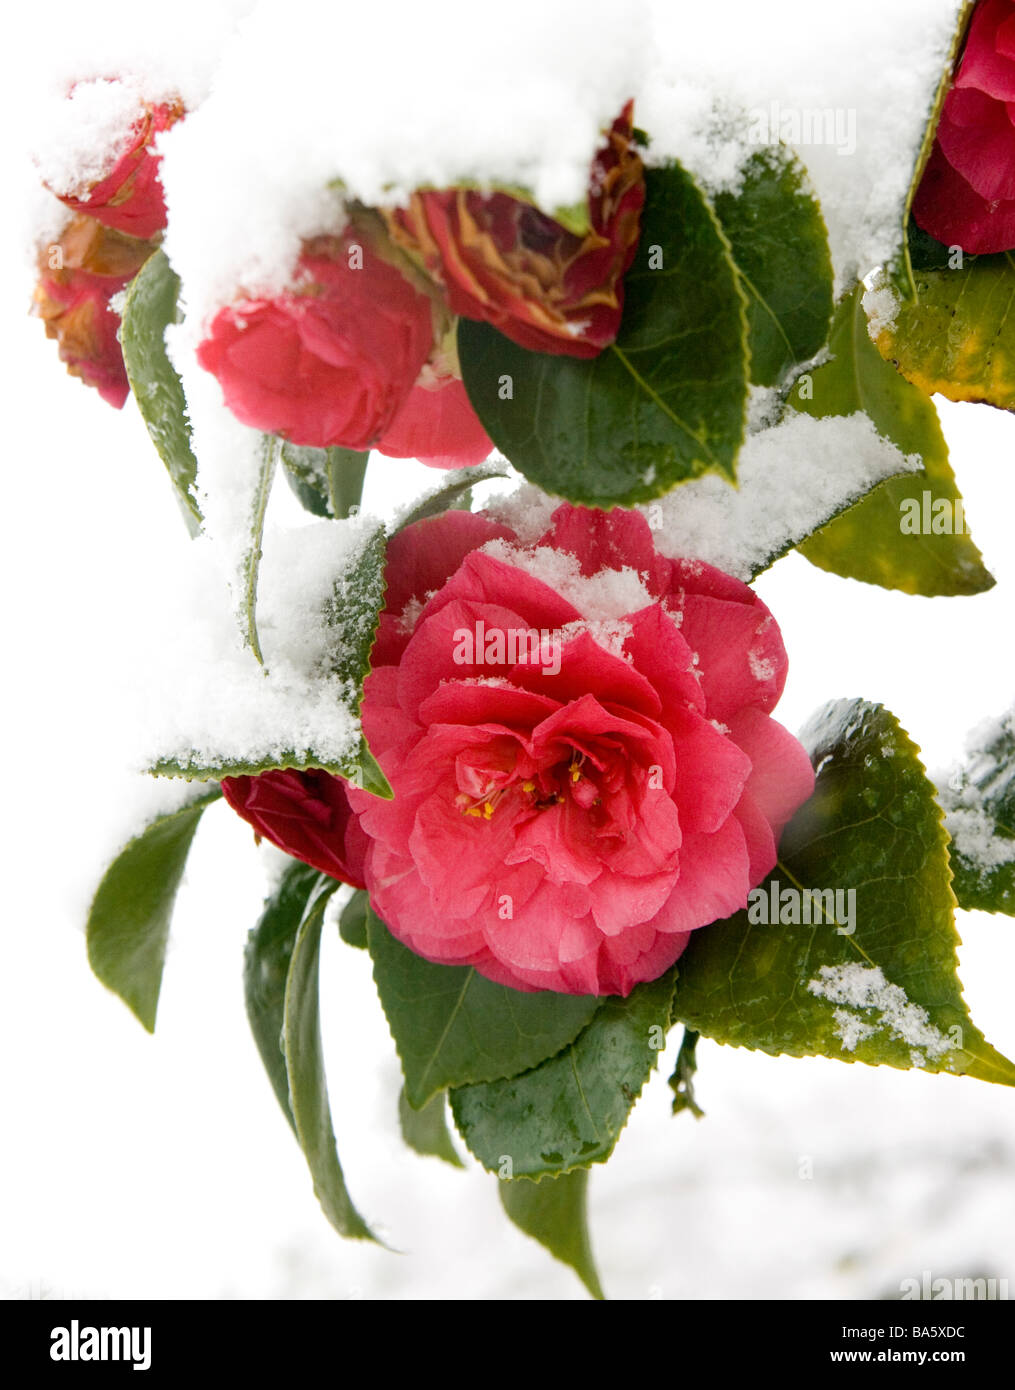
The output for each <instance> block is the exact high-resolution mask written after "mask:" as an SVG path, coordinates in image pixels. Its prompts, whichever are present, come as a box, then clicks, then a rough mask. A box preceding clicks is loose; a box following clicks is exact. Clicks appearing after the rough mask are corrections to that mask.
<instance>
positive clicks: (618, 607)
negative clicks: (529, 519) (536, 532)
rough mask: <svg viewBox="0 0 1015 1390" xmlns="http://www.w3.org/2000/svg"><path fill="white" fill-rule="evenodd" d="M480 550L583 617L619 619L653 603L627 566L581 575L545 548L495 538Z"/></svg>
mask: <svg viewBox="0 0 1015 1390" xmlns="http://www.w3.org/2000/svg"><path fill="white" fill-rule="evenodd" d="M482 548H483V550H484V551H485V552H486V554H487V555H492V556H493V557H494V558H495V559H497V560H502V561H504V562H505V563H506V564H509V565H514V566H515V567H516V568H518V569H521V570H524V571H525V573H526V574H530V575H532V577H533V578H534V579H539V580H541V581H542V583H544V584H546V585H548V586H549V587H550V588H551V589H555V590H556V592H557V593H558V594H560V595H561V596H562V597H563V598H565V599H567V601H568V602H569V603H571V604H573V605H574V607H575V608H577V609H578V611H579V612H580V613H581V614H582V615H583V617H585V618H592V619H605V620H607V621H608V620H610V619H615V618H623V617H626V616H627V615H628V614H629V613H637V612H639V611H640V610H641V609H642V608H647V607H649V605H650V604H652V603H654V602H655V599H654V597H653V596H652V594H650V593H649V591H648V589H647V588H646V586H645V581H644V579H643V578H642V577H641V575H640V574H639V573H638V572H637V570H635V569H633V568H632V567H631V566H630V565H626V566H625V567H624V568H623V569H619V570H613V569H604V570H600V571H599V573H598V574H592V575H583V574H582V572H581V566H580V564H579V562H578V560H577V559H576V558H575V556H574V555H571V554H570V553H569V552H568V551H565V550H554V549H552V548H551V547H550V546H547V545H541V546H536V547H533V548H531V549H526V548H522V547H519V546H516V545H512V544H511V543H510V542H509V541H505V540H501V539H499V538H498V539H496V540H492V541H487V543H486V544H485V545H484V546H483V547H482Z"/></svg>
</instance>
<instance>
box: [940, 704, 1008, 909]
mask: <svg viewBox="0 0 1015 1390" xmlns="http://www.w3.org/2000/svg"><path fill="white" fill-rule="evenodd" d="M940 797H941V802H942V804H943V805H944V808H945V810H946V812H947V819H946V822H945V823H946V825H947V828H948V831H949V833H950V834H951V837H952V843H951V846H950V850H949V853H950V855H951V861H952V872H953V873H954V875H955V880H954V882H953V884H952V887H953V888H954V890H955V896H956V897H957V898H958V900H959V906H960V907H968V908H979V909H981V910H982V911H983V912H1005V913H1007V914H1008V915H1009V916H1015V711H1009V712H1008V713H1007V714H1006V715H1005V716H1004V717H1003V718H1002V719H1000V720H999V721H997V722H996V723H994V724H991V725H988V726H986V727H985V728H984V729H982V730H980V731H979V739H978V741H977V743H976V744H975V745H974V747H973V749H972V750H971V751H970V752H969V754H968V760H967V762H966V763H965V764H964V765H963V766H962V767H961V768H959V769H958V770H957V772H956V774H955V775H954V776H953V777H952V779H951V781H950V782H949V784H948V786H946V787H942V788H941V790H940Z"/></svg>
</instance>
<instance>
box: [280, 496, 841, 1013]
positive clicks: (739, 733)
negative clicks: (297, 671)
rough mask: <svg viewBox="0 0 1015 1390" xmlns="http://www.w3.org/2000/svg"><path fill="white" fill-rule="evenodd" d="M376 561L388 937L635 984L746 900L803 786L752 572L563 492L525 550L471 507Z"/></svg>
mask: <svg viewBox="0 0 1015 1390" xmlns="http://www.w3.org/2000/svg"><path fill="white" fill-rule="evenodd" d="M386 577H387V583H388V589H387V604H386V608H385V612H384V614H383V615H382V619H381V623H380V626H379V630H378V636H377V640H376V643H375V645H374V650H373V654H372V663H373V671H372V674H371V675H370V676H369V678H368V680H367V683H366V692H365V698H364V703H363V709H362V714H363V727H364V731H365V733H366V736H367V738H368V741H369V743H370V746H371V748H372V750H373V752H374V754H375V756H376V757H377V759H378V761H379V762H380V764H381V766H382V767H383V769H384V772H385V774H386V775H387V777H388V780H389V781H390V783H391V785H392V788H393V789H394V799H393V800H391V801H384V800H381V799H380V798H377V797H374V796H371V795H369V794H368V793H365V792H362V791H358V790H355V789H353V788H349V790H348V793H347V795H348V799H349V803H350V805H351V807H352V809H353V811H354V812H355V813H356V814H357V815H358V818H359V825H360V827H361V828H362V830H363V831H364V832H365V834H366V838H367V850H366V855H365V860H364V864H363V877H364V879H365V882H366V886H367V889H368V891H369V893H370V898H371V902H372V904H373V906H374V908H375V910H376V911H377V913H378V915H379V916H380V917H381V918H382V919H383V920H384V922H386V924H387V925H388V927H389V929H390V930H391V931H392V933H393V934H394V935H395V936H396V937H397V938H398V939H399V940H401V941H402V942H403V943H404V944H405V945H406V946H408V947H409V948H410V949H411V950H413V951H415V952H416V953H417V954H419V955H421V956H423V957H425V958H426V959H427V960H431V961H435V962H439V963H443V964H449V965H466V964H468V965H473V966H475V968H476V969H477V970H478V971H479V972H480V973H481V974H482V975H485V976H486V977H487V978H489V979H492V980H496V981H498V982H500V983H502V984H505V985H509V986H511V987H513V988H515V989H520V990H541V989H549V990H555V991H557V992H560V993H565V994H584V993H588V994H625V995H626V994H627V993H629V992H630V990H631V989H633V988H634V986H635V985H636V984H638V983H639V982H640V981H643V980H650V979H655V978H656V977H657V976H659V975H660V974H662V973H663V971H665V970H666V969H667V968H668V967H669V966H671V965H672V964H673V962H674V961H675V960H676V959H677V958H678V957H679V956H680V954H681V952H682V951H683V949H684V947H685V946H686V944H687V941H688V939H689V934H690V933H691V932H692V931H694V930H696V929H697V928H699V927H701V926H704V925H705V924H707V923H709V922H712V921H714V920H716V919H717V918H720V917H724V916H726V915H728V914H729V913H731V912H734V911H736V910H738V909H739V908H742V907H744V906H745V905H746V902H747V894H748V892H749V890H750V889H751V887H753V886H755V885H757V884H758V883H759V882H760V881H761V880H762V879H763V878H764V877H765V875H766V874H767V873H768V872H769V871H770V870H771V869H772V868H773V867H774V865H775V861H776V842H777V838H778V835H779V833H780V831H781V829H782V827H783V825H784V824H785V822H786V821H787V819H788V818H789V817H790V815H791V814H792V813H793V812H794V811H795V810H796V808H797V807H798V806H799V805H800V804H801V803H802V802H803V801H804V800H805V799H806V797H807V796H808V795H809V794H810V792H811V790H812V788H813V784H814V778H813V773H812V770H811V766H810V762H809V761H808V758H807V755H806V753H805V752H804V749H803V748H802V747H801V745H800V744H799V743H798V742H797V740H796V739H795V738H793V737H792V736H791V735H790V734H789V733H787V732H786V730H785V729H783V728H782V727H781V726H780V725H779V724H777V723H776V722H775V721H774V720H773V719H771V718H770V711H771V709H772V708H773V706H774V705H775V703H776V701H777V700H778V698H779V694H780V692H781V690H782V686H783V682H784V680H785V675H786V654H785V650H784V648H783V644H782V640H781V638H780V635H779V631H778V628H777V627H776V624H775V621H774V619H773V618H772V616H771V614H770V613H769V612H768V610H767V608H766V607H765V605H764V604H763V603H761V601H760V600H759V599H758V598H757V596H756V595H755V594H754V592H753V591H752V590H751V589H750V588H748V587H747V586H746V585H744V584H742V583H740V582H739V581H738V580H736V579H732V578H730V576H728V575H725V574H723V573H721V572H720V571H719V570H716V569H713V568H712V567H711V566H709V565H705V564H702V563H700V562H697V561H681V560H677V561H671V560H668V559H665V558H664V557H662V556H660V555H659V554H658V553H657V552H656V551H655V549H654V547H653V544H652V538H651V533H650V531H649V528H648V526H647V524H646V522H645V520H644V519H643V518H642V517H641V515H640V514H638V513H632V512H625V511H621V510H616V511H613V512H610V513H603V512H596V511H589V510H586V509H583V508H578V507H572V506H570V505H564V506H562V507H560V508H559V509H558V510H557V512H556V513H555V514H554V516H553V519H552V524H551V526H550V528H549V530H548V531H547V532H546V533H545V534H544V535H543V536H542V537H541V538H540V539H539V541H538V542H537V543H536V544H535V545H534V546H528V547H525V546H521V545H519V544H518V543H517V540H516V538H515V536H514V534H513V533H512V531H511V530H510V529H509V528H507V527H505V526H500V525H496V524H494V523H493V522H492V521H491V520H489V519H487V518H485V517H483V516H482V515H473V514H470V513H466V512H449V513H446V514H444V515H442V516H440V517H436V518H433V519H430V520H426V521H421V522H418V523H416V524H415V525H414V526H411V527H408V528H407V529H406V530H405V531H402V532H400V533H399V534H397V535H396V536H395V537H394V538H393V540H392V542H391V545H390V548H389V557H388V568H387V576H386ZM273 829H274V830H275V831H276V832H278V833H276V834H275V835H274V838H275V840H276V843H278V844H280V845H281V846H282V847H283V848H284V849H288V850H290V852H292V853H294V854H296V855H297V857H304V856H303V855H302V854H301V853H300V849H299V846H298V836H297V834H296V833H295V830H294V827H293V826H292V824H290V823H276V825H275V826H274V827H273Z"/></svg>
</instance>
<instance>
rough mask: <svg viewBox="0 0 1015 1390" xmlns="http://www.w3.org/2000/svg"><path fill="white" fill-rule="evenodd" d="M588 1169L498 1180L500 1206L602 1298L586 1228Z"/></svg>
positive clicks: (596, 1295) (528, 1234)
mask: <svg viewBox="0 0 1015 1390" xmlns="http://www.w3.org/2000/svg"><path fill="white" fill-rule="evenodd" d="M588 1183H589V1175H588V1169H586V1168H578V1169H576V1170H575V1171H574V1172H573V1173H562V1174H561V1175H560V1176H559V1177H556V1178H549V1177H547V1178H543V1179H541V1180H540V1181H539V1182H532V1181H531V1180H530V1179H528V1178H518V1179H516V1181H514V1182H507V1181H505V1180H504V1179H500V1180H499V1181H498V1183H497V1187H498V1190H499V1192H500V1200H501V1205H502V1206H503V1208H504V1210H505V1211H506V1212H507V1214H508V1216H509V1217H510V1218H511V1220H512V1221H513V1222H514V1223H515V1225H516V1226H517V1227H518V1229H519V1230H521V1231H524V1232H525V1234H526V1235H527V1236H531V1237H532V1238H533V1240H538V1241H539V1243H540V1245H544V1246H545V1247H546V1249H547V1250H549V1252H550V1254H551V1255H554V1256H555V1257H556V1258H557V1259H558V1260H561V1261H562V1262H563V1263H564V1264H566V1265H570V1266H571V1268H572V1269H573V1270H574V1272H575V1273H576V1274H577V1275H578V1278H579V1279H580V1280H581V1281H582V1283H583V1284H584V1285H585V1287H586V1288H587V1289H588V1291H589V1293H590V1294H591V1295H592V1297H593V1298H597V1299H600V1298H605V1296H606V1295H605V1294H604V1293H603V1288H602V1285H601V1284H600V1282H599V1275H598V1274H597V1272H596V1266H595V1261H594V1260H593V1258H592V1245H591V1243H590V1241H589V1230H588Z"/></svg>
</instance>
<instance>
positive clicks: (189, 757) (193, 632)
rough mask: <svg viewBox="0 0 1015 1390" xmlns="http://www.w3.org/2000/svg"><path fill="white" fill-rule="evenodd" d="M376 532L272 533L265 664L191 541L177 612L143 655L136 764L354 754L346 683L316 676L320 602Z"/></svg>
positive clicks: (260, 614)
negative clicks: (143, 708) (146, 674)
mask: <svg viewBox="0 0 1015 1390" xmlns="http://www.w3.org/2000/svg"><path fill="white" fill-rule="evenodd" d="M372 530H373V523H372V522H371V521H370V520H369V518H366V517H356V518H351V519H350V520H349V521H346V522H335V521H317V522H310V523H308V524H306V525H304V526H301V527H294V528H286V529H282V528H275V529H274V530H272V531H270V532H269V533H268V535H267V536H266V538H265V547H264V559H263V561H262V566H261V582H260V586H259V592H258V606H257V618H258V631H259V634H260V638H261V646H262V650H263V653H264V661H265V665H264V667H263V668H262V667H261V666H259V665H258V664H257V662H256V660H255V658H254V656H253V654H252V653H251V651H250V650H249V648H247V647H246V646H245V645H244V643H243V639H242V636H241V633H240V629H239V627H238V625H237V623H236V620H235V614H234V612H233V609H232V606H231V604H230V602H229V598H228V594H227V591H226V587H225V586H224V585H223V583H222V578H221V572H220V569H219V565H218V560H217V557H216V555H215V548H214V546H213V545H212V544H211V543H210V542H209V541H208V540H206V539H204V538H200V539H198V540H197V541H195V542H194V544H193V546H192V547H191V555H190V559H189V563H188V565H187V566H186V567H185V568H184V569H183V570H182V572H181V574H180V575H179V577H178V579H179V582H178V587H177V591H176V594H175V597H174V599H173V607H172V611H170V612H167V613H165V614H160V615H158V617H159V619H160V621H159V622H157V624H156V626H155V632H157V637H158V640H157V641H153V642H152V643H151V647H152V650H149V651H146V652H145V653H144V655H145V658H146V659H147V661H148V662H149V663H150V669H151V672H152V685H151V702H150V705H149V708H148V711H147V716H146V719H145V743H144V748H143V750H139V761H143V762H145V763H147V764H151V763H154V762H157V761H162V760H173V761H176V762H179V763H180V764H182V765H183V766H189V765H195V766H201V765H204V764H210V765H211V766H216V765H220V764H221V763H223V762H226V763H230V762H239V763H257V762H260V761H262V760H264V759H274V758H278V757H280V756H281V755H283V754H295V755H296V756H297V757H298V758H304V757H305V758H308V759H309V760H310V761H321V762H337V761H340V760H342V759H343V758H345V757H347V756H348V755H349V754H350V753H351V752H352V751H353V750H354V748H355V746H356V744H357V742H358V738H359V722H358V720H357V719H356V718H355V717H354V715H353V714H352V713H351V712H350V709H349V704H350V692H349V691H348V690H347V689H346V688H345V686H344V683H343V682H342V681H341V680H339V679H338V678H337V677H333V676H332V677H322V675H321V671H322V669H326V668H327V664H328V659H329V655H330V652H331V643H332V638H331V634H330V632H329V629H328V626H327V623H326V621H325V618H324V605H325V603H326V602H327V600H328V599H329V598H330V596H331V594H332V592H333V590H334V586H335V584H336V582H337V581H338V579H339V578H340V577H341V575H342V574H343V573H344V572H345V570H346V568H347V566H349V565H350V564H352V563H353V562H354V560H355V558H356V556H357V554H358V553H359V550H360V548H361V546H362V544H363V543H364V542H365V540H366V539H367V538H368V537H369V535H370V534H371V533H372ZM154 635H155V634H154V633H153V636H154ZM167 692H171V699H168V700H167V699H166V693H167Z"/></svg>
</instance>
